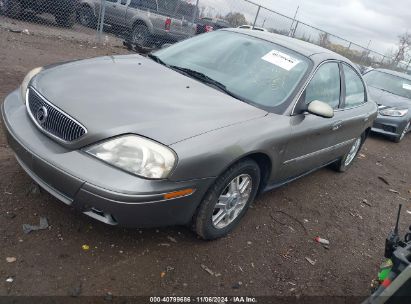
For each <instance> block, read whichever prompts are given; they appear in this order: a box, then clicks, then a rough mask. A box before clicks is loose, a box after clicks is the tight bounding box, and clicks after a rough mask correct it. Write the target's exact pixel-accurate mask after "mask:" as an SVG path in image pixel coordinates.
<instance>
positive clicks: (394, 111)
mask: <svg viewBox="0 0 411 304" xmlns="http://www.w3.org/2000/svg"><path fill="white" fill-rule="evenodd" d="M407 113H408V109H404V108H386V109H383V110H380V114H381V115H384V116H394V117H402V116H404V115H406V114H407Z"/></svg>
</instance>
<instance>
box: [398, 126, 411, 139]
mask: <svg viewBox="0 0 411 304" xmlns="http://www.w3.org/2000/svg"><path fill="white" fill-rule="evenodd" d="M410 125H411V122H410V121H409V122H408V123H407V125H406V126H405V128H404V130H403V131H402V133H401V135H400V140H402V139H403V138H404V136H405V134H407V132H408V130H409V128H410Z"/></svg>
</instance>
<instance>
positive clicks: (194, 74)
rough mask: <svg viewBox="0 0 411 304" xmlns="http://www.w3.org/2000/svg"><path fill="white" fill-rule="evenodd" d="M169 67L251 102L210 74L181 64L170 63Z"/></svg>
mask: <svg viewBox="0 0 411 304" xmlns="http://www.w3.org/2000/svg"><path fill="white" fill-rule="evenodd" d="M168 67H169V68H171V69H173V70H177V71H179V72H183V73H184V74H186V75H188V76H191V77H194V78H195V79H197V80H200V81H202V82H204V83H207V84H211V85H212V86H215V87H217V88H218V89H219V90H220V91H223V92H224V93H226V94H227V95H230V96H231V97H234V98H235V99H238V100H240V101H243V102H245V103H249V102H248V101H246V100H244V99H243V98H241V97H240V96H238V95H237V94H235V93H233V92H231V91H230V90H228V89H227V87H226V86H225V85H224V84H222V83H221V82H219V81H217V80H214V79H212V78H210V77H209V76H207V75H205V74H203V73H201V72H198V71H194V70H192V69H189V68H183V67H179V66H175V65H170V66H168Z"/></svg>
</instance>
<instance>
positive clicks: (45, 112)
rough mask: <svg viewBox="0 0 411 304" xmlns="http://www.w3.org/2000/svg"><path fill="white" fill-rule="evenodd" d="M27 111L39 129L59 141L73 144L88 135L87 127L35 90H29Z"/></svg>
mask: <svg viewBox="0 0 411 304" xmlns="http://www.w3.org/2000/svg"><path fill="white" fill-rule="evenodd" d="M27 110H28V112H29V114H30V117H31V118H32V120H33V121H34V123H35V124H36V126H37V127H39V128H40V129H42V130H43V131H45V132H46V133H48V134H50V135H51V136H52V137H55V138H57V139H58V140H61V141H65V142H72V141H75V140H77V139H79V138H80V137H82V136H83V135H84V134H86V133H87V130H86V128H85V127H83V126H82V125H81V124H80V123H79V122H77V121H76V120H75V119H74V118H71V117H70V116H69V115H67V114H65V113H64V112H63V111H61V110H60V109H58V108H57V107H55V106H53V105H52V104H51V103H49V102H48V101H47V100H46V99H45V98H44V97H43V96H41V95H40V94H39V93H38V92H37V91H36V90H34V89H33V88H29V90H28V93H27ZM39 113H41V115H42V116H41V115H39ZM44 117H45V118H44ZM43 118H44V119H43Z"/></svg>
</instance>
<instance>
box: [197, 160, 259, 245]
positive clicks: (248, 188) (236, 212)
mask: <svg viewBox="0 0 411 304" xmlns="http://www.w3.org/2000/svg"><path fill="white" fill-rule="evenodd" d="M259 184H260V168H259V167H258V165H257V163H256V162H255V161H253V160H251V159H247V160H243V161H241V162H239V163H237V164H235V165H233V166H232V167H230V168H229V169H228V170H227V171H226V172H225V173H224V174H223V175H221V176H220V177H219V178H218V179H217V180H216V182H215V183H214V185H213V186H212V187H211V188H210V189H209V191H208V192H207V194H206V195H205V197H204V199H203V201H202V202H201V205H200V207H199V209H198V212H197V214H196V216H195V217H194V219H193V228H194V230H195V232H196V233H197V234H198V235H199V236H201V237H202V238H203V239H205V240H213V239H217V238H220V237H223V236H225V235H226V234H228V233H229V232H230V231H232V230H233V229H234V228H235V226H237V224H238V223H239V222H240V220H241V218H242V217H243V215H244V214H245V213H246V211H247V209H248V207H249V205H250V203H251V202H252V201H253V200H254V198H255V196H256V194H257V190H258V187H259Z"/></svg>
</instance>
